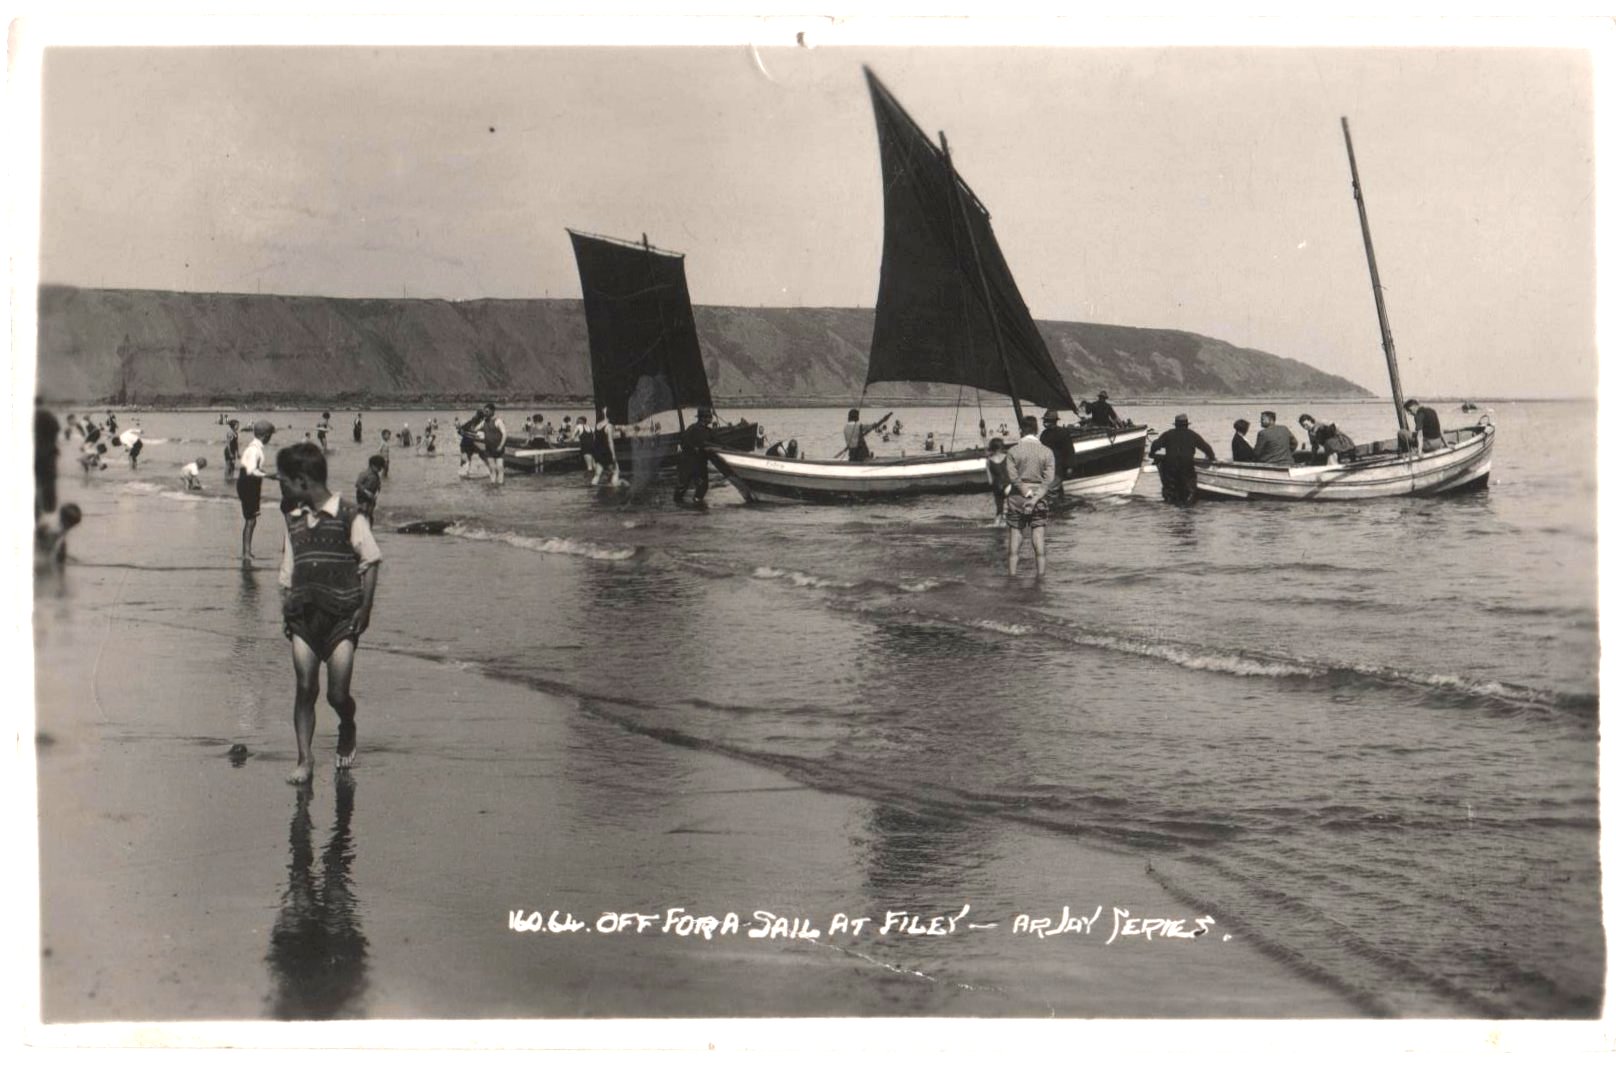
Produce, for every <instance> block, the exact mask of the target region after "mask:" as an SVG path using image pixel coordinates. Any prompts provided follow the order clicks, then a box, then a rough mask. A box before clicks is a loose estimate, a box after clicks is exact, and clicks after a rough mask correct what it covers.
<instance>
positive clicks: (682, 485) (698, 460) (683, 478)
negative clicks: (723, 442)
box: [673, 408, 713, 504]
mask: <svg viewBox="0 0 1616 1068" xmlns="http://www.w3.org/2000/svg"><path fill="white" fill-rule="evenodd" d="M712 443H713V410H712V409H711V408H698V409H697V410H696V421H695V422H694V423H692V424H690V425H689V426H687V427H685V432H684V434H683V435H681V436H680V438H679V488H678V489H676V490H674V491H673V499H674V502H675V503H676V504H682V503H684V499H685V491H686V490H688V489H689V488H690V487H691V486H692V485H694V486H695V488H696V497H695V500H696V503H697V504H701V503H702V502H703V501H704V500H705V499H706V497H707V449H708V447H709V446H710V445H712Z"/></svg>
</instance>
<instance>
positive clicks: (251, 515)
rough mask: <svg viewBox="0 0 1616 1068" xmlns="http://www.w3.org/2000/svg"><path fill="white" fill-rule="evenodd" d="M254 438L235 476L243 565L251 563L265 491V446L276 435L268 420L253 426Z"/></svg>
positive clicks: (244, 452)
mask: <svg viewBox="0 0 1616 1068" xmlns="http://www.w3.org/2000/svg"><path fill="white" fill-rule="evenodd" d="M252 432H253V439H252V440H251V441H249V442H248V443H247V447H246V448H245V449H242V450H241V473H240V474H239V475H238V476H237V477H236V496H237V497H239V498H241V520H242V522H241V566H242V567H251V566H252V559H253V555H252V542H253V530H254V529H256V528H257V526H258V504H259V500H260V499H261V498H262V497H263V493H264V479H265V477H266V476H267V475H268V474H269V472H267V471H265V470H264V446H265V445H267V444H269V439H270V438H271V437H273V436H274V434H275V426H274V424H273V423H271V422H269V420H267V419H260V420H258V421H257V422H255V423H254V424H253V425H252Z"/></svg>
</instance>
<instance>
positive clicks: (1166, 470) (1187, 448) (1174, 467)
mask: <svg viewBox="0 0 1616 1068" xmlns="http://www.w3.org/2000/svg"><path fill="white" fill-rule="evenodd" d="M1197 452H1204V453H1206V458H1207V459H1208V460H1216V459H1217V458H1218V457H1217V454H1216V453H1214V452H1213V451H1212V446H1210V445H1208V444H1207V443H1206V439H1205V438H1203V437H1201V435H1199V434H1197V433H1196V432H1195V431H1193V430H1191V429H1190V417H1189V416H1187V415H1176V416H1174V417H1173V429H1171V430H1168V431H1164V432H1163V433H1162V435H1161V436H1160V437H1158V438H1157V439H1156V440H1155V441H1154V442H1152V443H1151V446H1150V455H1151V456H1152V457H1154V456H1156V455H1157V454H1158V453H1162V454H1165V455H1162V457H1161V458H1160V459H1159V460H1157V461H1156V470H1157V471H1158V472H1160V473H1161V492H1162V500H1164V501H1166V502H1167V503H1168V504H1194V503H1195V485H1196V482H1195V454H1196V453H1197Z"/></svg>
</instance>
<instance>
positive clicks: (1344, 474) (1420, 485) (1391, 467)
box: [1195, 117, 1496, 501]
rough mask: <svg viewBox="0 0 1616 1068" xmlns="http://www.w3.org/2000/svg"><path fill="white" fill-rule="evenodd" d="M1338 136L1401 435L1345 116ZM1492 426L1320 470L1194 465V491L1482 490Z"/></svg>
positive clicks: (1249, 494)
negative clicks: (1429, 447)
mask: <svg viewBox="0 0 1616 1068" xmlns="http://www.w3.org/2000/svg"><path fill="white" fill-rule="evenodd" d="M1341 134H1342V136H1343V137H1344V138H1346V142H1347V164H1348V166H1349V167H1350V168H1351V169H1352V196H1353V199H1354V200H1355V201H1357V203H1358V222H1359V225H1360V226H1361V228H1362V229H1363V239H1364V253H1365V255H1366V256H1367V257H1368V259H1369V284H1370V288H1372V289H1373V290H1374V293H1375V312H1376V314H1377V315H1378V316H1379V318H1380V340H1381V347H1382V348H1383V349H1385V352H1386V372H1387V375H1388V376H1389V377H1390V379H1391V386H1392V403H1393V404H1394V405H1396V407H1397V426H1398V429H1399V431H1403V432H1406V431H1407V430H1408V428H1409V427H1408V414H1407V412H1405V411H1404V409H1403V383H1402V379H1401V378H1400V376H1399V375H1398V373H1397V346H1396V345H1394V344H1393V343H1392V327H1391V320H1390V319H1388V318H1387V317H1386V298H1385V295H1384V294H1383V293H1382V292H1381V287H1380V269H1379V268H1378V267H1377V266H1376V265H1375V245H1374V242H1373V241H1372V240H1370V237H1369V211H1368V209H1367V208H1366V207H1365V206H1364V197H1363V187H1362V186H1361V185H1360V184H1359V182H1358V159H1357V156H1356V155H1355V154H1354V153H1353V151H1352V130H1351V129H1350V128H1349V127H1348V126H1347V120H1346V118H1345V117H1343V118H1342V119H1341ZM1495 433H1496V431H1495V428H1494V427H1493V426H1492V423H1491V420H1490V419H1488V418H1487V417H1486V416H1485V415H1484V416H1483V417H1482V420H1481V422H1479V423H1478V424H1477V425H1475V426H1466V427H1461V428H1459V429H1458V430H1453V431H1448V432H1447V433H1444V434H1443V435H1442V439H1443V447H1442V448H1440V449H1436V450H1435V451H1432V452H1422V451H1420V449H1421V444H1420V443H1419V442H1417V441H1416V442H1413V444H1412V446H1410V447H1405V446H1404V445H1403V444H1402V443H1401V442H1400V440H1399V439H1396V438H1394V439H1391V440H1387V441H1377V442H1374V443H1372V444H1370V445H1360V446H1358V447H1357V448H1355V449H1353V450H1352V452H1351V457H1352V458H1351V459H1349V460H1346V461H1344V462H1342V463H1339V464H1336V463H1331V464H1328V465H1325V466H1322V467H1321V466H1301V467H1288V466H1284V465H1280V464H1250V463H1234V462H1231V461H1225V460H1213V461H1206V460H1201V461H1198V462H1197V463H1196V465H1195V466H1196V475H1197V481H1198V482H1199V487H1198V492H1199V494H1200V495H1202V496H1204V497H1207V498H1210V499H1219V498H1222V499H1226V500H1283V501H1351V500H1363V499H1367V498H1373V497H1435V496H1439V495H1442V494H1448V493H1461V492H1468V491H1472V490H1479V489H1484V488H1486V485H1487V478H1488V476H1489V474H1490V473H1491V471H1492V463H1493V438H1494V436H1495Z"/></svg>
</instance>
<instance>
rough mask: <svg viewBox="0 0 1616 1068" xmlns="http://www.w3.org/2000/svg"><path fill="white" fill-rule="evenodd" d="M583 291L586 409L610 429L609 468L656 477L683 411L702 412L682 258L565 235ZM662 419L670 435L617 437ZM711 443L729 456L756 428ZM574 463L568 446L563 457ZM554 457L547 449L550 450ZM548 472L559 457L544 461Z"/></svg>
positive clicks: (671, 457)
mask: <svg viewBox="0 0 1616 1068" xmlns="http://www.w3.org/2000/svg"><path fill="white" fill-rule="evenodd" d="M567 233H568V234H569V235H570V236H571V237H572V251H573V255H574V257H575V258H576V259H577V261H578V280H579V282H580V284H581V285H582V287H583V295H584V319H585V321H586V323H587V325H588V328H589V369H590V380H591V384H592V388H593V391H594V395H595V404H596V405H597V406H599V407H601V408H604V409H606V415H607V417H608V418H609V419H610V420H611V422H612V426H613V427H614V428H615V429H616V430H617V432H618V437H617V438H616V446H617V460H618V464H619V466H621V467H622V468H623V470H624V471H632V470H635V469H636V468H643V469H649V470H653V471H654V470H655V469H657V468H659V467H667V466H671V465H672V464H673V463H674V462H675V461H676V460H677V458H678V445H679V432H682V431H683V430H684V427H685V416H684V409H685V408H686V407H691V408H696V407H703V408H707V407H711V406H712V403H713V399H712V394H711V392H710V391H709V389H708V386H707V370H706V368H705V367H704V366H703V365H702V359H701V341H700V340H699V339H698V338H697V337H696V318H695V313H694V312H693V311H692V310H691V307H690V288H689V286H688V285H687V284H686V282H685V258H684V255H683V254H682V253H678V252H666V251H664V250H662V249H659V248H653V247H652V245H651V242H650V240H649V239H648V238H647V237H645V236H644V235H643V234H642V235H641V236H640V240H639V243H638V244H636V243H634V242H629V241H620V240H618V239H616V238H611V237H601V236H599V235H596V234H586V233H581V232H579V231H577V230H568V231H567ZM668 411H671V412H673V413H674V416H675V418H676V419H677V420H678V425H679V432H673V433H666V434H624V432H623V431H624V429H625V428H627V427H629V426H631V425H632V424H635V423H643V422H645V421H646V420H648V419H650V418H651V417H652V416H654V415H658V414H661V413H663V412H668ZM713 438H714V440H715V441H717V442H718V443H719V444H721V445H724V446H727V447H729V448H733V449H740V450H750V449H752V448H755V447H756V445H757V427H756V426H755V425H754V424H752V423H749V422H746V421H745V420H742V421H741V422H739V423H734V424H729V425H726V426H718V427H715V428H714V430H713ZM565 451H566V452H570V453H571V454H572V455H573V456H577V455H578V450H577V449H576V448H573V449H570V450H565ZM551 452H552V453H553V452H554V450H551ZM546 459H548V462H549V466H550V467H551V468H554V467H555V466H556V463H557V461H558V460H564V459H565V458H564V457H560V456H550V457H548V458H547V457H546V456H545V455H544V454H543V452H542V450H541V451H540V452H539V454H538V455H536V456H535V460H536V461H537V462H538V463H539V464H540V465H543V464H544V463H545V462H546Z"/></svg>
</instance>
